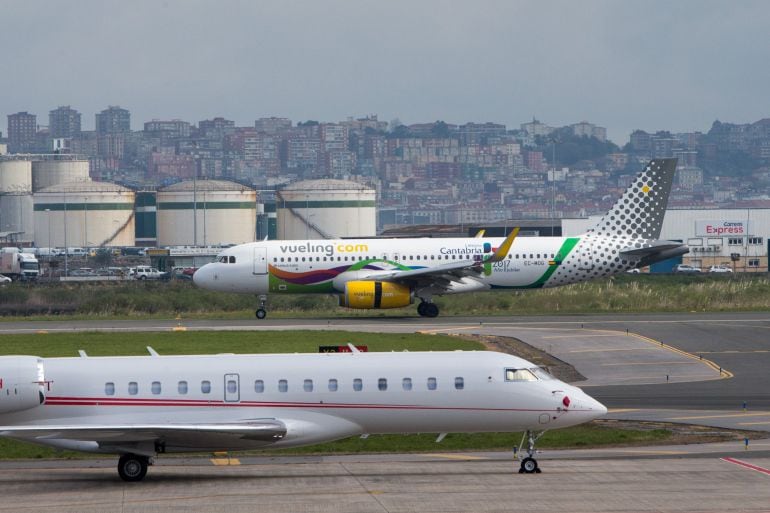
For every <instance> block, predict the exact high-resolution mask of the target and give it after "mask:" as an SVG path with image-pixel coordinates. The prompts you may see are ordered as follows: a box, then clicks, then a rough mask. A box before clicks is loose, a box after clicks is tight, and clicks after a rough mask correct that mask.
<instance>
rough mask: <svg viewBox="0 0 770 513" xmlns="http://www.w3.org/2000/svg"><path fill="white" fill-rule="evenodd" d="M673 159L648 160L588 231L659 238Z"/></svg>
mask: <svg viewBox="0 0 770 513" xmlns="http://www.w3.org/2000/svg"><path fill="white" fill-rule="evenodd" d="M676 160H677V159H655V160H651V161H650V163H649V164H647V165H646V166H645V168H644V170H643V171H642V172H641V173H639V175H638V176H637V177H636V180H634V183H632V184H631V185H630V186H629V188H628V189H626V192H625V193H623V196H621V197H620V199H619V200H618V201H617V203H615V205H613V207H612V208H611V209H610V211H609V212H607V213H606V214H604V217H602V220H601V221H599V224H597V225H596V226H594V227H593V228H592V229H591V230H589V231H588V232H589V233H591V232H594V233H596V234H599V235H610V236H611V235H617V236H622V237H635V238H642V239H657V238H658V237H660V228H661V226H663V216H664V215H665V213H666V206H667V205H668V195H669V193H670V192H671V184H672V183H673V181H674V171H676Z"/></svg>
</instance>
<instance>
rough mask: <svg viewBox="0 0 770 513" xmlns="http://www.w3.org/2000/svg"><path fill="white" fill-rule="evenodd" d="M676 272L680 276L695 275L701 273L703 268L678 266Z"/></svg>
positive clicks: (675, 268) (685, 265)
mask: <svg viewBox="0 0 770 513" xmlns="http://www.w3.org/2000/svg"><path fill="white" fill-rule="evenodd" d="M674 272H675V273H678V274H693V273H699V272H701V268H700V267H693V266H691V265H687V264H677V265H676V267H674Z"/></svg>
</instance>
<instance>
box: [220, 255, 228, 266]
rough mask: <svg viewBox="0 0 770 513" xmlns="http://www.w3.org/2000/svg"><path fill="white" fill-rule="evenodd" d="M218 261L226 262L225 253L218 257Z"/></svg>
mask: <svg viewBox="0 0 770 513" xmlns="http://www.w3.org/2000/svg"><path fill="white" fill-rule="evenodd" d="M219 261H220V262H221V263H223V264H226V263H227V255H225V256H221V257H219Z"/></svg>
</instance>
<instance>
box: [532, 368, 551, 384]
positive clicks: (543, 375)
mask: <svg viewBox="0 0 770 513" xmlns="http://www.w3.org/2000/svg"><path fill="white" fill-rule="evenodd" d="M529 370H531V371H532V374H534V375H535V376H537V379H541V380H543V381H548V380H551V379H556V378H554V377H553V376H552V375H551V374H550V373H549V372H548V371H547V370H545V369H544V368H543V367H532V368H531V369H529Z"/></svg>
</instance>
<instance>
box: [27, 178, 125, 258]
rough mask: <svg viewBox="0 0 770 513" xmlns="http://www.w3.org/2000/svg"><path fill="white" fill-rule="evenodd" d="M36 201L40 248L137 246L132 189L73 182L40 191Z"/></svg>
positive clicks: (104, 184)
mask: <svg viewBox="0 0 770 513" xmlns="http://www.w3.org/2000/svg"><path fill="white" fill-rule="evenodd" d="M34 201H35V230H36V237H35V245H36V246H38V247H83V248H86V247H96V246H134V245H135V241H134V191H132V190H131V189H128V188H126V187H123V186H121V185H117V184H113V183H107V182H72V183H65V184H59V185H53V186H51V187H46V188H44V189H41V190H39V191H37V192H35V194H34ZM65 239H66V241H65Z"/></svg>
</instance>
